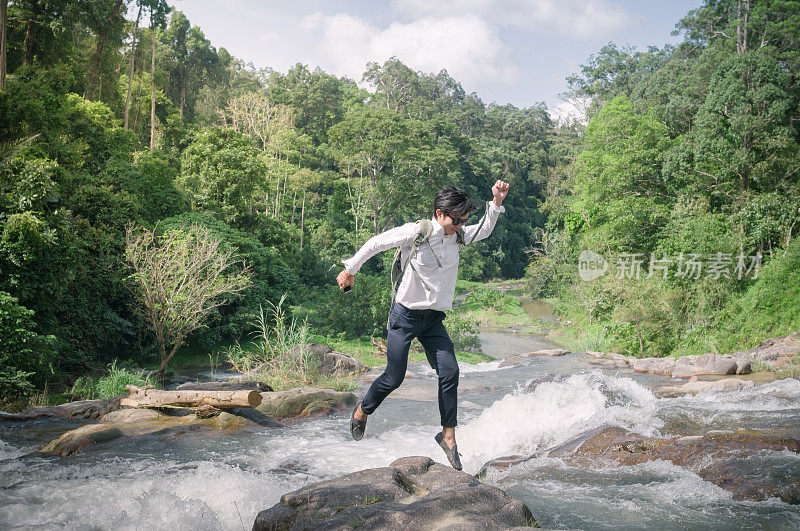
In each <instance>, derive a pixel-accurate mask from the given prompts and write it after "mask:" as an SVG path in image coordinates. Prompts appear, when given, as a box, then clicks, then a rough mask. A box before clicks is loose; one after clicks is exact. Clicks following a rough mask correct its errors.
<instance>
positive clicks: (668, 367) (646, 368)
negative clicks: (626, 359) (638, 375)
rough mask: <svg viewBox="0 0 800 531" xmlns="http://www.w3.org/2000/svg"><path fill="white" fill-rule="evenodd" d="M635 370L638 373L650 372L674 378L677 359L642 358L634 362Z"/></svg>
mask: <svg viewBox="0 0 800 531" xmlns="http://www.w3.org/2000/svg"><path fill="white" fill-rule="evenodd" d="M632 365H633V370H634V371H636V372H650V373H653V374H660V375H662V376H672V369H674V368H675V358H641V359H634V360H633V363H632Z"/></svg>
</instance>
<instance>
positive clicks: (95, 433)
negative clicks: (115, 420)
mask: <svg viewBox="0 0 800 531" xmlns="http://www.w3.org/2000/svg"><path fill="white" fill-rule="evenodd" d="M119 437H122V431H121V430H120V429H118V428H112V427H109V426H107V425H105V424H87V425H86V426H81V427H80V428H78V429H75V430H70V431H68V432H66V433H63V434H61V436H60V437H58V438H57V439H54V440H52V441H50V442H49V443H47V444H46V445H44V446H43V447H42V449H41V450H40V453H41V454H42V455H50V456H53V455H55V456H58V457H68V456H70V455H75V454H76V453H78V452H80V451H81V450H83V449H84V448H86V447H87V446H90V445H92V444H100V443H104V442H108V441H112V440H114V439H117V438H119Z"/></svg>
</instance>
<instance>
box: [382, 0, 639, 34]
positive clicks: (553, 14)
mask: <svg viewBox="0 0 800 531" xmlns="http://www.w3.org/2000/svg"><path fill="white" fill-rule="evenodd" d="M392 7H393V8H394V10H395V11H396V12H397V13H399V14H401V15H403V16H405V17H409V18H411V19H418V18H423V17H440V18H441V17H447V16H452V14H453V13H458V14H459V15H460V16H468V15H474V16H478V17H480V18H481V19H483V20H485V21H487V22H491V23H493V24H497V25H499V26H511V27H516V28H525V29H533V30H539V31H543V32H546V33H556V34H563V35H567V36H571V37H576V38H591V37H607V36H610V35H612V34H613V33H614V32H615V31H616V30H618V29H620V28H622V27H623V26H625V25H627V24H629V23H630V22H631V21H632V20H633V19H634V17H633V15H632V14H631V13H629V12H628V11H627V10H626V9H624V8H623V7H621V6H619V5H617V4H614V3H612V2H609V1H607V0H436V1H432V0H392Z"/></svg>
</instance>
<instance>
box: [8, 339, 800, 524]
mask: <svg viewBox="0 0 800 531" xmlns="http://www.w3.org/2000/svg"><path fill="white" fill-rule="evenodd" d="M482 339H483V348H484V351H485V352H486V353H488V354H491V355H494V356H497V357H498V358H502V357H506V356H508V355H511V354H519V353H523V352H529V351H531V350H535V349H538V348H546V347H552V345H551V344H548V343H547V342H546V341H545V340H543V339H542V338H537V337H533V336H525V335H520V334H511V333H500V332H491V333H489V332H486V333H484V334H482ZM517 361H518V364H517V365H514V366H502V364H501V362H500V361H493V362H487V363H483V364H479V365H477V366H467V365H464V366H462V371H461V372H462V380H461V385H460V387H459V391H460V392H459V405H460V408H459V428H458V430H457V432H458V441H459V451H460V452H461V453H462V455H463V457H462V460H463V462H464V466H465V470H466V471H468V472H471V473H475V472H477V471H478V470H479V468H480V467H481V465H482V464H483V463H485V462H486V461H487V460H489V459H492V458H495V457H500V456H505V455H510V454H526V453H534V452H537V451H541V450H543V449H546V448H549V447H552V446H553V445H557V444H559V443H562V442H564V441H567V440H568V439H570V438H572V437H574V436H576V435H578V434H580V433H582V432H585V431H586V430H588V429H591V428H593V427H596V426H599V425H601V424H606V423H611V424H615V425H619V426H622V427H624V428H627V429H630V430H633V431H636V432H639V433H642V434H645V435H654V436H659V435H673V434H695V433H703V432H705V431H707V430H710V429H721V428H729V429H730V428H737V427H752V428H759V427H770V426H797V425H800V381H798V380H796V379H793V380H782V381H777V382H774V383H770V384H765V385H761V386H756V387H755V388H752V389H748V390H744V391H739V392H732V393H720V394H707V395H701V396H697V397H691V396H689V397H682V398H656V397H655V396H654V395H653V393H652V392H651V390H650V389H651V388H652V387H653V386H654V385H656V384H659V383H662V382H664V381H665V380H666V379H665V378H662V377H657V376H653V375H640V374H634V373H632V372H630V371H627V370H620V369H613V370H610V369H600V368H597V367H596V366H595V365H592V363H591V359H590V358H589V357H588V356H585V355H581V354H571V355H567V356H564V357H561V358H549V357H527V358H520V359H518V360H517ZM409 370H410V372H411V373H412V377H409V378H407V379H406V381H405V382H404V384H403V386H402V387H401V388H400V389H399V390H398V391H397V392H396V393H395V394H393V395H392V396H391V397H390V398H389V399H387V400H386V401H385V402H384V404H383V405H382V406H381V408H380V409H379V410H378V411H377V412H376V413H375V414H374V415H373V416H372V417H371V418H370V420H369V424H368V427H367V436H366V437H365V438H364V439H363V440H362V441H358V442H356V441H353V440H352V439H351V438H350V434H349V431H348V425H349V424H348V417H349V411H342V412H339V413H337V414H335V415H332V416H328V417H324V418H318V419H314V420H309V421H305V422H300V423H296V424H293V425H290V426H285V427H281V428H258V429H256V428H253V429H241V430H219V431H216V432H203V431H199V432H192V433H188V434H185V435H184V436H182V437H180V438H178V439H174V440H169V441H164V440H161V439H159V438H157V437H154V438H150V439H146V438H145V439H142V440H139V441H136V442H128V443H120V442H119V441H116V443H109V444H107V445H97V446H96V447H94V448H90V449H87V450H86V451H85V452H84V453H82V454H78V455H76V456H73V457H69V458H65V459H60V460H58V459H55V460H54V459H41V458H22V459H21V458H20V456H22V455H24V454H26V453H28V452H30V451H32V450H34V449H36V448H37V447H39V446H40V445H41V444H42V443H43V442H46V441H47V440H49V439H52V438H54V437H55V436H57V435H58V434H59V433H60V432H62V431H64V430H65V429H67V428H68V427H72V426H77V425H78V423H75V422H70V421H60V422H58V423H53V421H44V420H36V421H29V422H27V423H11V422H0V528H2V529H9V528H10V529H15V528H33V527H36V528H44V529H63V528H67V529H76V528H80V529H106V528H116V529H120V528H121V529H147V528H159V529H249V528H250V527H251V526H252V523H253V520H254V518H255V516H256V514H257V513H258V512H259V511H260V510H262V509H265V508H268V507H270V506H272V505H273V504H275V503H277V502H278V500H279V498H280V496H281V494H283V493H285V492H288V491H290V490H293V489H296V488H298V487H300V486H302V485H304V484H306V483H311V482H315V481H319V480H322V479H326V478H331V477H335V476H339V475H342V474H346V473H349V472H353V471H356V470H361V469H364V468H369V467H377V466H385V465H388V464H389V463H391V462H392V461H394V460H395V459H397V458H399V457H403V456H409V455H428V456H430V457H432V458H433V459H434V460H436V461H438V462H443V463H446V460H445V458H444V455H443V454H442V452H441V450H440V449H439V447H438V446H437V445H436V443H435V442H434V440H433V436H434V434H435V433H436V432H437V431H438V429H439V428H438V426H437V424H438V407H437V404H436V381H435V375H434V374H433V371H432V370H431V369H430V368H429V367H427V366H426V365H424V364H412V365H410V368H409ZM547 374H556V375H562V376H561V377H560V378H556V379H554V380H552V381H546V382H544V383H541V384H539V385H538V386H537V387H536V388H535V389H534V390H533V391H532V392H523V389H524V387H525V386H526V384H527V383H528V382H530V381H532V380H534V379H536V378H540V377H541V376H542V375H547ZM364 390H365V388H362V389H361V390H360V391H359V392H360V393H363V392H364ZM741 466H744V467H752V468H753V469H754V470H759V469H761V470H764V471H770V473H773V474H775V477H776V478H780V477H790V476H791V477H797V475H798V474H800V457H799V456H798V455H796V454H793V453H790V452H772V451H763V452H757V453H754V454H752V455H749V456H746V458H743V460H742V463H741ZM765 473H766V472H765ZM781 475H782V476H781ZM486 481H487V482H489V483H491V484H493V485H496V486H498V487H500V488H502V489H503V490H505V491H507V492H508V493H509V494H511V495H512V496H514V497H516V498H518V499H520V500H522V501H524V502H525V503H526V504H527V505H528V507H529V508H530V509H531V511H532V512H533V514H534V516H535V517H536V518H537V520H538V521H539V522H540V523H541V525H542V526H543V527H550V528H573V529H574V528H581V529H596V528H658V529H664V528H675V527H677V528H694V529H701V528H702V529H706V528H731V527H737V528H741V527H745V528H748V527H755V528H769V529H797V528H800V507H798V506H793V505H788V504H786V503H783V502H781V501H779V500H775V499H771V500H768V501H764V502H748V501H736V500H733V498H732V496H731V494H730V493H728V492H727V491H725V490H723V489H721V488H719V487H717V486H715V485H713V484H711V483H708V482H706V481H703V480H702V479H701V478H700V477H699V476H697V475H696V474H694V473H693V472H690V471H688V470H686V469H683V468H680V467H677V466H674V465H672V464H671V463H669V462H666V461H654V462H650V463H645V464H642V465H638V466H621V465H612V464H609V465H608V466H605V467H600V468H592V469H591V470H587V469H583V468H575V467H572V466H570V465H568V464H566V463H565V462H563V461H562V460H560V459H556V458H539V459H533V460H531V461H528V462H526V463H524V464H521V465H518V466H516V467H512V468H510V469H508V470H506V471H503V472H500V471H497V470H491V471H490V472H489V474H488V475H487V477H486Z"/></svg>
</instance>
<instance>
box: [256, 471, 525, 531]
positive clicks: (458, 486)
mask: <svg viewBox="0 0 800 531" xmlns="http://www.w3.org/2000/svg"><path fill="white" fill-rule="evenodd" d="M533 523H534V520H533V516H532V515H531V513H530V511H529V510H528V508H527V507H526V506H525V504H523V503H522V502H520V501H518V500H515V499H514V498H512V497H511V496H509V495H508V494H506V493H505V492H503V491H502V490H500V489H498V488H497V487H492V486H490V485H485V484H483V483H480V482H478V481H476V480H475V478H474V477H473V476H471V475H469V474H466V473H464V472H459V471H457V470H454V469H452V468H450V467H447V466H444V465H441V464H438V463H434V462H433V460H432V459H430V458H429V457H404V458H402V459H398V460H397V461H395V462H393V463H392V464H390V465H389V466H388V467H382V468H370V469H367V470H361V471H359V472H354V473H352V474H347V475H346V476H342V477H339V478H335V479H331V480H327V481H321V482H319V483H315V484H313V485H308V486H305V487H302V488H300V489H298V490H296V491H293V492H290V493H287V494H284V495H283V496H282V497H281V500H280V502H279V503H277V504H276V505H274V506H273V507H271V508H270V509H266V510H264V511H261V512H260V513H258V516H257V517H256V520H255V523H254V524H253V530H254V531H258V530H267V529H270V530H272V529H353V528H354V527H362V528H364V529H401V528H405V529H444V528H446V529H470V530H471V529H507V528H511V527H521V526H528V525H531V524H533Z"/></svg>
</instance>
